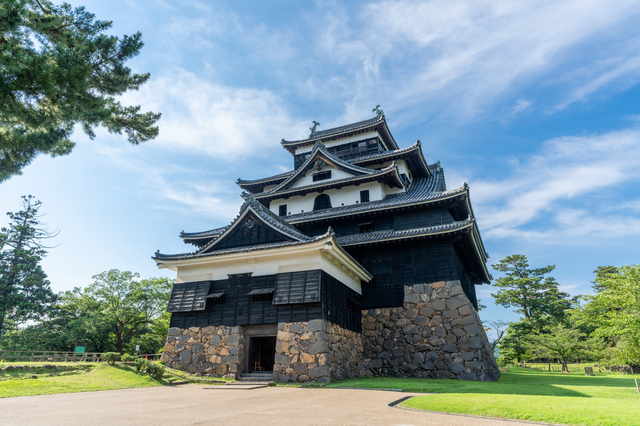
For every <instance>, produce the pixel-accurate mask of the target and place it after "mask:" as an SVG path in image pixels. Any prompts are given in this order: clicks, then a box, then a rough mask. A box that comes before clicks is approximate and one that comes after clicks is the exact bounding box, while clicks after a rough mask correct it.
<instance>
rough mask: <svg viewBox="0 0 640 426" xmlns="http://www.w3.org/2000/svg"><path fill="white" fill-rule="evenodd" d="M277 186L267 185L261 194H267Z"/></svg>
mask: <svg viewBox="0 0 640 426" xmlns="http://www.w3.org/2000/svg"><path fill="white" fill-rule="evenodd" d="M276 186H277V185H267V186H265V187H264V189H263V190H262V191H263V192H267V191H269V190H271V189H273V188H275V187H276Z"/></svg>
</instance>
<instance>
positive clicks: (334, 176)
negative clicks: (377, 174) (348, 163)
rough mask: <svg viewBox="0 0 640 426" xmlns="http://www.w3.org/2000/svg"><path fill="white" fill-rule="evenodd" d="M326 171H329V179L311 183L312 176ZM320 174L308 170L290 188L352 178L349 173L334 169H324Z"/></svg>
mask: <svg viewBox="0 0 640 426" xmlns="http://www.w3.org/2000/svg"><path fill="white" fill-rule="evenodd" d="M328 170H331V179H326V180H323V181H319V182H314V181H313V175H314V174H316V173H320V172H326V171H328ZM320 172H318V171H317V170H316V169H312V170H309V171H308V172H307V173H306V174H305V175H304V177H302V178H300V180H298V181H297V182H296V183H294V184H293V186H292V188H298V187H300V186H306V185H312V184H314V183H328V182H331V181H333V180H338V179H344V178H348V177H352V176H354V175H353V174H351V173H347V172H344V171H342V170H339V169H335V168H333V167H324V168H323V169H322V170H321V171H320Z"/></svg>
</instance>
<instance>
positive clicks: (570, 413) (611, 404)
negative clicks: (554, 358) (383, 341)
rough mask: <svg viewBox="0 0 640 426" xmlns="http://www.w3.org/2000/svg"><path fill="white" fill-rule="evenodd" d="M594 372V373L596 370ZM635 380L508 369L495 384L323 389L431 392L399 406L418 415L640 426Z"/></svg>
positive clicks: (379, 381) (397, 383) (387, 383)
mask: <svg viewBox="0 0 640 426" xmlns="http://www.w3.org/2000/svg"><path fill="white" fill-rule="evenodd" d="M596 371H597V370H596ZM634 378H637V379H638V381H639V382H640V375H635V376H626V377H623V376H622V375H621V374H620V373H602V374H597V373H596V376H595V377H587V376H585V375H584V374H583V373H569V374H566V373H565V374H562V373H549V372H539V371H537V370H531V369H525V368H513V367H511V368H510V369H509V373H502V376H501V378H500V380H499V381H498V382H495V383H487V382H465V381H461V380H425V379H394V378H362V379H353V380H345V381H342V382H337V383H332V384H330V385H328V387H361V388H386V389H403V390H404V391H406V392H425V393H436V395H424V396H418V397H415V398H412V399H410V400H408V401H405V402H404V403H402V404H401V405H402V406H404V407H408V408H416V409H420V410H429V411H440V412H447V413H461V414H474V415H480V416H491V417H503V418H509V419H518V420H529V421H539V422H549V423H561V424H570V425H590V426H591V425H593V426H595V425H598V426H599V425H606V426H614V425H615V426H640V395H638V393H637V391H636V388H635V383H634V381H633V379H634Z"/></svg>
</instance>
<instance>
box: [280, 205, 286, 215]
mask: <svg viewBox="0 0 640 426" xmlns="http://www.w3.org/2000/svg"><path fill="white" fill-rule="evenodd" d="M279 215H280V216H286V215H287V205H286V204H283V205H281V206H280V212H279Z"/></svg>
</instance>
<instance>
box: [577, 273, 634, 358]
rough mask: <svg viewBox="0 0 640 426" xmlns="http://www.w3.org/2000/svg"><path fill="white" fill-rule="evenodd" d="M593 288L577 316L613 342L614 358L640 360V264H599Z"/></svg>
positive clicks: (598, 334) (596, 332)
mask: <svg viewBox="0 0 640 426" xmlns="http://www.w3.org/2000/svg"><path fill="white" fill-rule="evenodd" d="M595 272H596V281H595V283H594V289H595V290H596V291H597V293H596V294H595V295H593V296H586V300H587V303H586V304H585V305H584V306H583V307H582V308H581V309H579V310H577V311H576V318H578V320H579V321H580V322H581V323H583V324H587V325H592V326H594V327H595V334H596V335H597V336H601V337H603V338H608V339H610V341H611V342H612V343H613V344H614V346H616V350H615V352H614V353H613V354H614V355H613V358H614V360H615V361H617V362H620V363H628V364H640V265H630V266H622V267H620V268H612V267H604V268H598V270H597V271H595Z"/></svg>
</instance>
